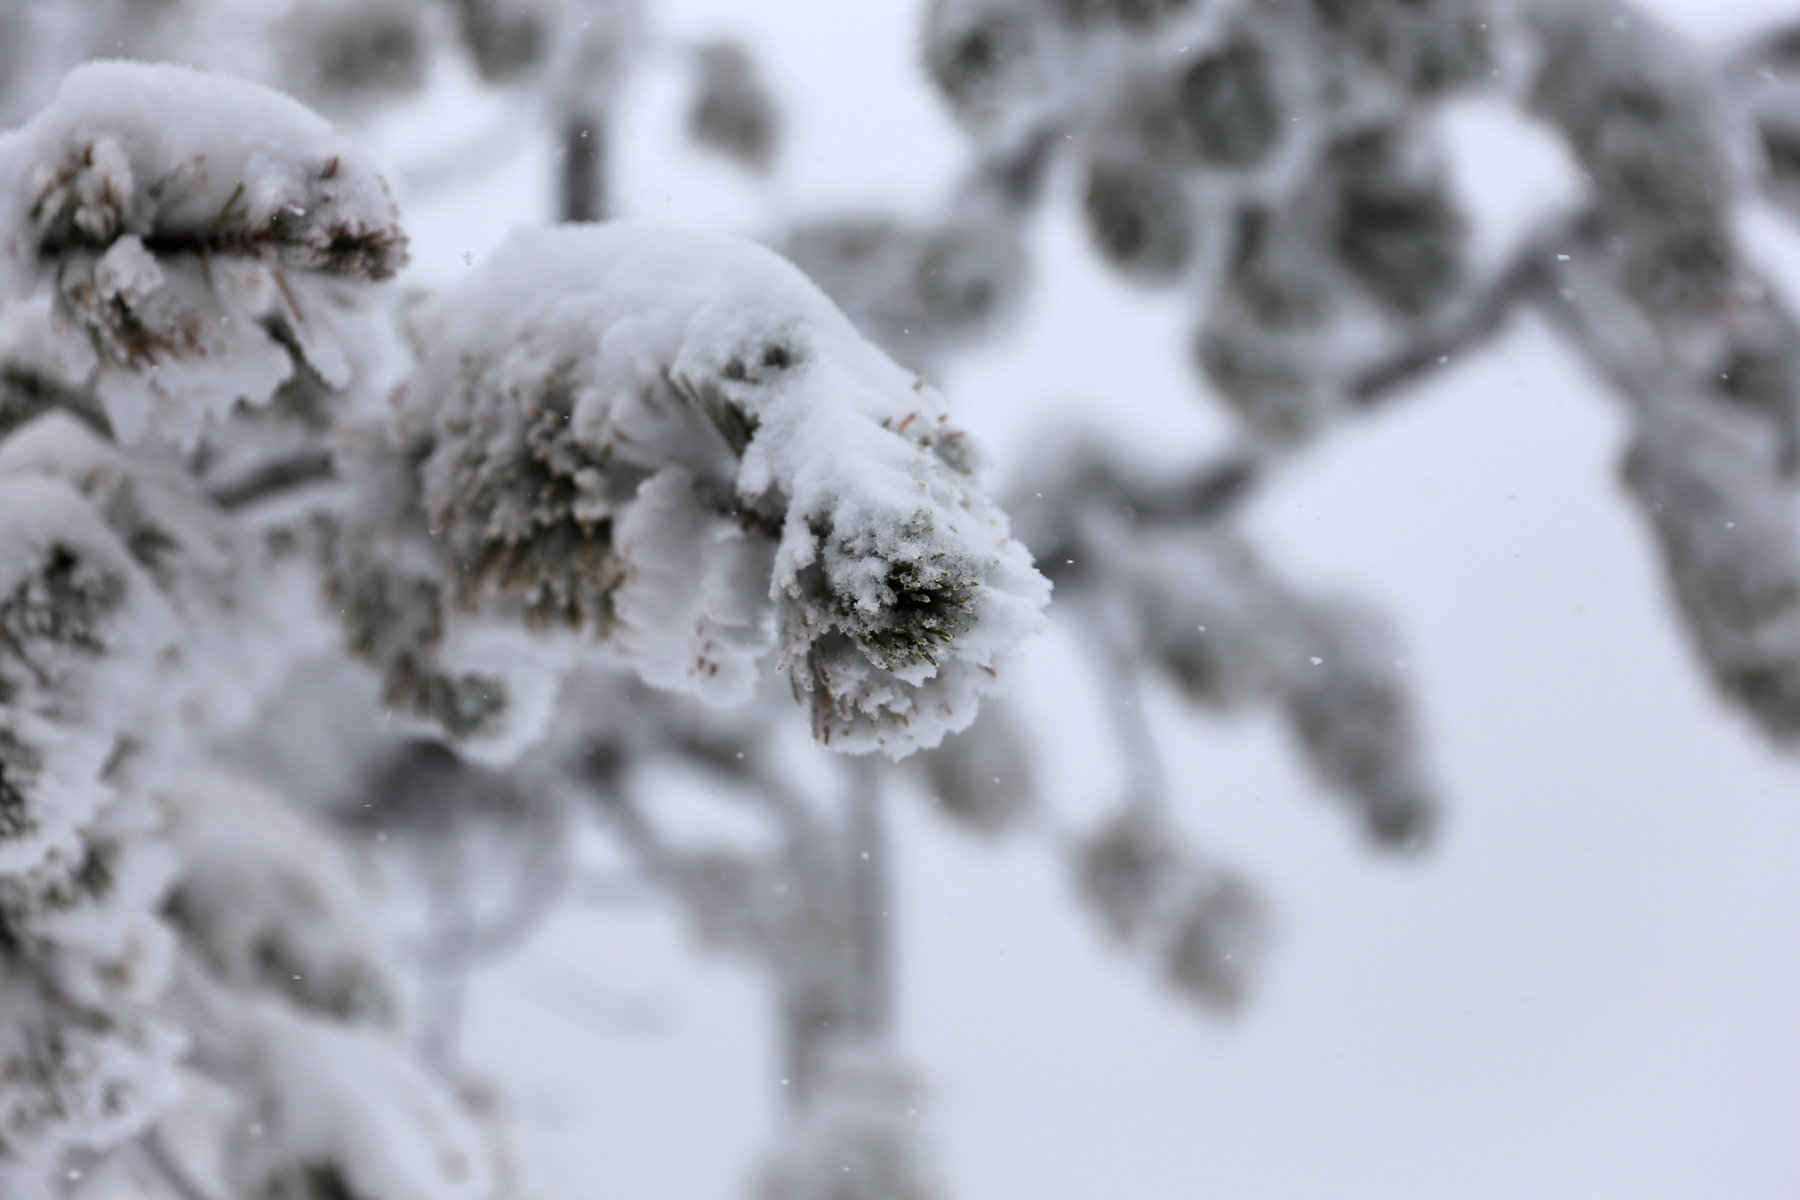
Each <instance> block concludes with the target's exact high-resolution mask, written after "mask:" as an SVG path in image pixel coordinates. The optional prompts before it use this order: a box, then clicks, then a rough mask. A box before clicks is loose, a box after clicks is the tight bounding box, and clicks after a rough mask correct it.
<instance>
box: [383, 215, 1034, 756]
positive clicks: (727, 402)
mask: <svg viewBox="0 0 1800 1200" xmlns="http://www.w3.org/2000/svg"><path fill="white" fill-rule="evenodd" d="M422 333H423V336H424V340H425V352H424V355H423V364H422V366H421V367H420V369H419V370H418V371H417V372H416V374H415V375H414V377H413V378H412V380H411V381H410V382H409V383H408V384H407V386H406V388H405V390H404V396H403V399H402V402H401V408H402V412H401V418H400V419H401V424H402V427H403V430H404V434H405V437H406V438H407V439H408V440H409V446H410V453H411V455H413V456H416V458H417V461H419V462H420V464H421V465H420V467H419V480H420V488H421V496H422V501H423V504H424V506H425V510H426V513H427V514H428V517H429V520H430V523H431V527H432V531H433V533H434V534H435V535H436V538H437V542H438V543H439V545H440V546H441V553H442V554H443V555H444V557H445V559H446V560H447V561H446V564H445V570H446V574H447V577H448V578H449V579H450V580H452V581H454V582H453V584H452V586H451V591H452V592H453V599H454V601H455V602H456V603H457V604H458V605H459V606H460V608H461V609H463V610H464V611H475V612H481V613H486V614H496V613H498V614H506V615H511V616H515V617H517V618H519V619H522V620H523V621H524V622H525V623H526V624H529V625H534V626H538V627H542V628H551V629H554V628H566V629H572V630H575V631H578V632H579V633H581V634H583V635H586V636H589V637H593V638H598V639H602V640H604V641H606V642H607V643H609V644H610V645H611V646H612V648H613V649H615V650H616V651H617V653H618V654H619V656H620V657H622V658H623V659H624V660H625V661H626V662H628V663H629V664H630V665H632V666H633V667H635V669H636V670H637V671H638V672H639V674H641V675H642V677H643V678H644V680H645V681H646V682H648V683H650V684H651V685H653V686H655V687H659V688H664V689H668V690H673V691H681V692H688V693H692V694H694V695H697V696H699V697H701V698H702V699H705V700H708V701H710V702H713V703H720V704H729V703H739V702H743V701H745V700H748V699H749V698H750V696H751V693H752V690H753V689H754V687H755V684H756V680H757V678H758V675H759V672H760V671H761V669H762V664H763V663H764V661H765V659H766V658H767V657H768V656H769V655H770V652H771V651H775V652H776V653H777V659H776V662H777V666H778V668H779V669H780V670H783V671H785V672H786V673H787V674H788V676H789V679H790V681H791V683H792V686H793V691H794V695H795V697H796V698H797V699H798V700H799V701H800V702H801V703H802V704H803V705H805V706H806V707H807V708H808V709H809V711H810V713H811V717H812V722H813V729H814V732H815V734H816V736H817V737H818V738H819V740H820V741H822V742H824V743H825V744H827V745H829V746H831V747H832V748H833V749H839V750H846V751H850V752H863V751H868V750H874V749H881V750H884V751H886V752H887V753H888V754H890V755H892V756H894V757H900V756H902V755H904V754H907V753H910V752H911V751H912V750H914V749H916V748H919V747H924V746H932V745H936V744H937V743H938V741H940V740H941V739H942V738H943V737H944V735H945V734H947V733H951V732H955V731H957V730H960V729H963V728H965V727H967V725H968V724H969V723H970V722H971V721H972V720H973V719H974V717H975V713H976V706H977V702H978V697H979V696H980V695H981V694H983V693H986V692H990V691H992V690H994V689H995V688H996V686H997V684H998V680H999V677H1000V674H1001V673H1002V672H1003V670H1004V664H1005V663H1006V661H1007V659H1008V658H1009V657H1010V656H1011V655H1012V654H1013V652H1014V651H1015V649H1016V648H1017V646H1018V645H1019V643H1020V642H1021V641H1022V640H1023V639H1024V638H1025V637H1026V636H1027V635H1029V634H1031V633H1032V632H1035V631H1036V630H1037V629H1038V628H1039V627H1040V625H1041V624H1042V622H1043V615H1042V610H1043V608H1044V605H1045V604H1046V603H1047V601H1048V599H1049V584H1048V583H1047V582H1046V581H1045V580H1044V579H1043V578H1042V577H1041V576H1040V575H1039V574H1038V573H1037V572H1036V571H1035V570H1034V569H1033V567H1032V565H1031V559H1030V556H1029V554H1028V552H1027V551H1026V549H1025V547H1024V546H1023V545H1021V544H1020V543H1019V542H1018V541H1016V540H1014V539H1013V538H1012V537H1011V536H1010V535H1009V530H1008V525H1007V520H1006V517H1005V515H1004V514H1003V513H1001V512H1000V510H999V509H998V508H996V507H995V506H994V505H993V504H992V503H991V502H990V501H989V500H988V499H987V497H986V495H985V494H984V493H983V492H982V491H981V490H980V488H979V486H978V485H977V482H976V479H975V475H974V464H973V462H972V458H971V452H970V449H969V447H968V446H967V444H966V441H965V438H964V436H963V434H962V433H961V432H960V431H959V430H957V429H955V428H953V427H952V426H951V425H950V423H949V418H948V415H947V413H946V412H945V410H944V405H943V400H942V398H941V397H940V396H939V395H938V393H937V392H936V391H935V390H934V389H932V388H930V387H928V386H927V385H926V384H925V382H924V380H923V379H921V378H919V377H917V376H915V375H912V374H911V373H909V372H907V371H904V370H902V369H901V368H900V367H899V366H897V365H895V364H894V363H893V362H892V361H890V360H889V359H888V358H887V357H886V356H885V355H883V354H882V353H881V352H880V351H879V350H877V349H875V348H874V347H873V346H871V345H870V344H869V343H868V342H867V341H866V340H864V339H863V338H862V336H861V335H860V334H858V333H857V332H856V330H855V329H854V328H853V327H852V326H851V324H850V322H849V321H848V320H847V319H846V318H845V317H844V315H843V314H842V313H841V312H839V311H838V309H837V308H836V307H835V306H833V305H832V303H831V302H830V301H829V300H827V299H826V298H825V296H824V295H823V294H822V293H821V292H820V291H819V290H818V289H817V288H816V287H814V286H813V285H812V284H811V283H810V282H808V281H807V280H806V278H805V277H804V276H802V275H801V274H800V272H799V271H797V270H796V269H795V268H794V267H792V266H791V265H790V264H788V263H787V262H786V261H785V260H783V259H781V258H780V257H779V256H777V255H775V254H774V253H772V252H770V251H768V250H765V249H762V248H761V247H758V246H755V245H752V244H750V243H746V242H739V241H735V240H730V239H726V238H720V237H713V236H707V235H701V234H694V233H680V232H675V231H671V230H664V229H657V228H652V227H648V226H639V225H633V224H629V223H614V224H611V225H608V226H604V227H598V228H578V227H562V228H557V229H550V230H528V231H521V232H519V233H516V234H514V235H513V236H512V238H511V239H510V240H508V241H507V242H506V243H505V244H504V245H502V246H501V247H500V248H499V249H498V250H497V251H496V252H495V253H494V255H493V257H492V259H491V260H490V261H489V263H488V264H487V265H486V266H484V267H483V268H481V269H480V270H479V271H477V272H476V273H475V274H474V275H473V276H472V277H471V278H470V279H469V280H468V282H466V283H465V284H463V285H462V286H461V287H460V288H459V289H457V290H456V291H454V292H452V293H451V294H449V295H447V296H446V297H444V298H443V299H442V301H441V302H439V304H438V305H437V306H436V308H435V309H434V310H433V311H431V312H429V313H428V314H426V316H425V317H424V318H423V320H422Z"/></svg>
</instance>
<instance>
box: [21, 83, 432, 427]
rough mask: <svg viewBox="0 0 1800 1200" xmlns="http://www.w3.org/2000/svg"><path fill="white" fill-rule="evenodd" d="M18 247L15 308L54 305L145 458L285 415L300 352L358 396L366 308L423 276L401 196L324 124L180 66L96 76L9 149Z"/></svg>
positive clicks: (64, 337) (86, 368)
mask: <svg viewBox="0 0 1800 1200" xmlns="http://www.w3.org/2000/svg"><path fill="white" fill-rule="evenodd" d="M0 239H3V240H0V302H5V301H14V300H21V299H24V298H26V297H29V296H33V295H38V294H42V293H45V292H48V293H49V294H50V295H51V296H52V297H53V298H54V309H53V311H54V318H55V319H54V324H53V328H52V330H51V331H50V334H49V336H50V337H53V338H54V339H55V340H56V341H57V342H59V343H61V344H62V346H63V353H62V354H61V356H60V358H61V359H62V361H63V362H64V363H65V364H67V369H68V371H69V373H71V374H72V375H73V376H74V378H73V379H72V380H70V382H71V383H73V384H77V385H82V384H88V383H91V384H92V385H93V387H94V388H95V390H97V392H98V394H99V398H100V400H101V402H102V404H103V405H104V408H105V412H106V416H107V418H108V419H109V420H110V421H111V423H112V426H113V429H114V430H115V431H116V432H117V433H118V435H119V436H120V437H121V438H122V439H123V440H125V441H128V442H131V441H136V440H138V438H139V437H140V436H142V435H143V434H144V433H145V432H147V431H153V432H155V433H158V434H161V435H162V436H164V437H167V438H170V439H172V440H175V441H178V442H182V443H185V444H190V445H191V444H192V443H193V441H194V440H195V439H196V438H197V437H198V435H199V432H200V429H201V427H202V425H203V423H204V422H205V421H206V419H207V418H208V417H209V416H211V417H222V416H224V415H225V413H227V412H228V411H229V410H230V409H231V407H232V406H233V404H234V403H236V402H237V401H239V400H243V401H245V402H247V403H249V404H252V405H257V404H262V403H264V402H266V401H267V400H268V399H269V397H270V396H271V395H273V393H274V392H275V389H276V388H277V387H278V386H279V385H280V384H281V383H282V382H283V381H285V380H286V379H287V378H288V377H289V376H290V375H291V374H292V373H293V371H294V359H293V355H292V354H291V353H290V350H289V346H290V345H292V346H295V347H297V348H298V349H299V351H300V352H301V354H302V355H303V356H304V358H305V360H306V362H307V363H308V364H309V365H310V366H311V367H312V369H313V370H315V371H316V372H317V373H318V374H319V375H320V376H321V377H322V378H323V379H325V380H326V381H327V382H328V383H329V384H331V385H332V386H334V387H342V386H343V385H344V384H346V383H347V382H348V381H349V375H350V359H349V356H348V353H347V348H346V346H345V340H346V336H347V333H346V330H345V329H344V326H345V325H346V324H347V317H346V313H345V311H344V310H345V309H347V308H348V307H349V306H350V296H351V294H352V293H353V292H354V290H355V289H356V287H357V285H359V284H366V283H370V282H375V281H379V280H383V279H387V278H389V277H390V276H392V275H393V274H394V272H395V271H396V270H398V269H399V267H401V266H402V265H404V263H405V261H406V239H405V237H404V236H403V235H402V234H401V232H400V227H399V212H398V210H397V209H396V208H395V207H394V203H393V200H392V199H391V197H390V196H389V195H388V191H387V186H386V184H385V183H383V182H382V180H381V177H380V176H379V175H377V174H376V173H375V171H374V170H373V169H372V168H371V167H369V166H368V165H367V164H366V163H365V162H364V161H363V160H362V159H361V158H360V157H359V156H357V155H355V154H353V153H352V152H351V151H350V149H349V147H348V144H347V143H346V141H345V140H344V139H343V138H342V137H341V136H340V135H339V134H337V133H336V132H335V131H334V130H333V129H332V128H331V126H330V125H329V124H327V123H326V122H325V121H324V120H323V119H322V118H320V117H318V116H317V115H315V114H314V113H312V112H311V111H309V110H308V109H307V108H306V107H305V106H303V105H301V104H300V103H298V102H297V101H294V100H291V99H289V98H288V97H286V96H282V95H280V94H279V93H276V92H272V91H268V90H267V89H264V88H258V87H252V86H249V85H246V84H244V83H241V82H238V81H235V80H231V79H227V78H224V77H222V76H214V75H207V74H203V73H201V72H198V71H193V70H190V69H188V68H185V67H177V66H170V65H166V64H157V65H151V64H144V63H125V62H100V63H89V64H86V65H84V66H81V67H77V68H76V69H75V70H73V71H71V72H70V73H69V75H68V77H67V78H66V79H65V80H64V81H63V84H62V87H61V88H60V89H59V90H58V92H57V94H56V99H55V100H54V101H52V102H51V104H50V106H49V107H48V108H46V109H44V110H43V112H41V113H39V114H38V115H37V116H36V117H35V118H33V119H32V120H31V121H29V122H27V123H26V124H25V125H24V126H23V127H22V128H20V129H18V130H15V131H13V132H10V133H7V134H5V135H3V136H0Z"/></svg>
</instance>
